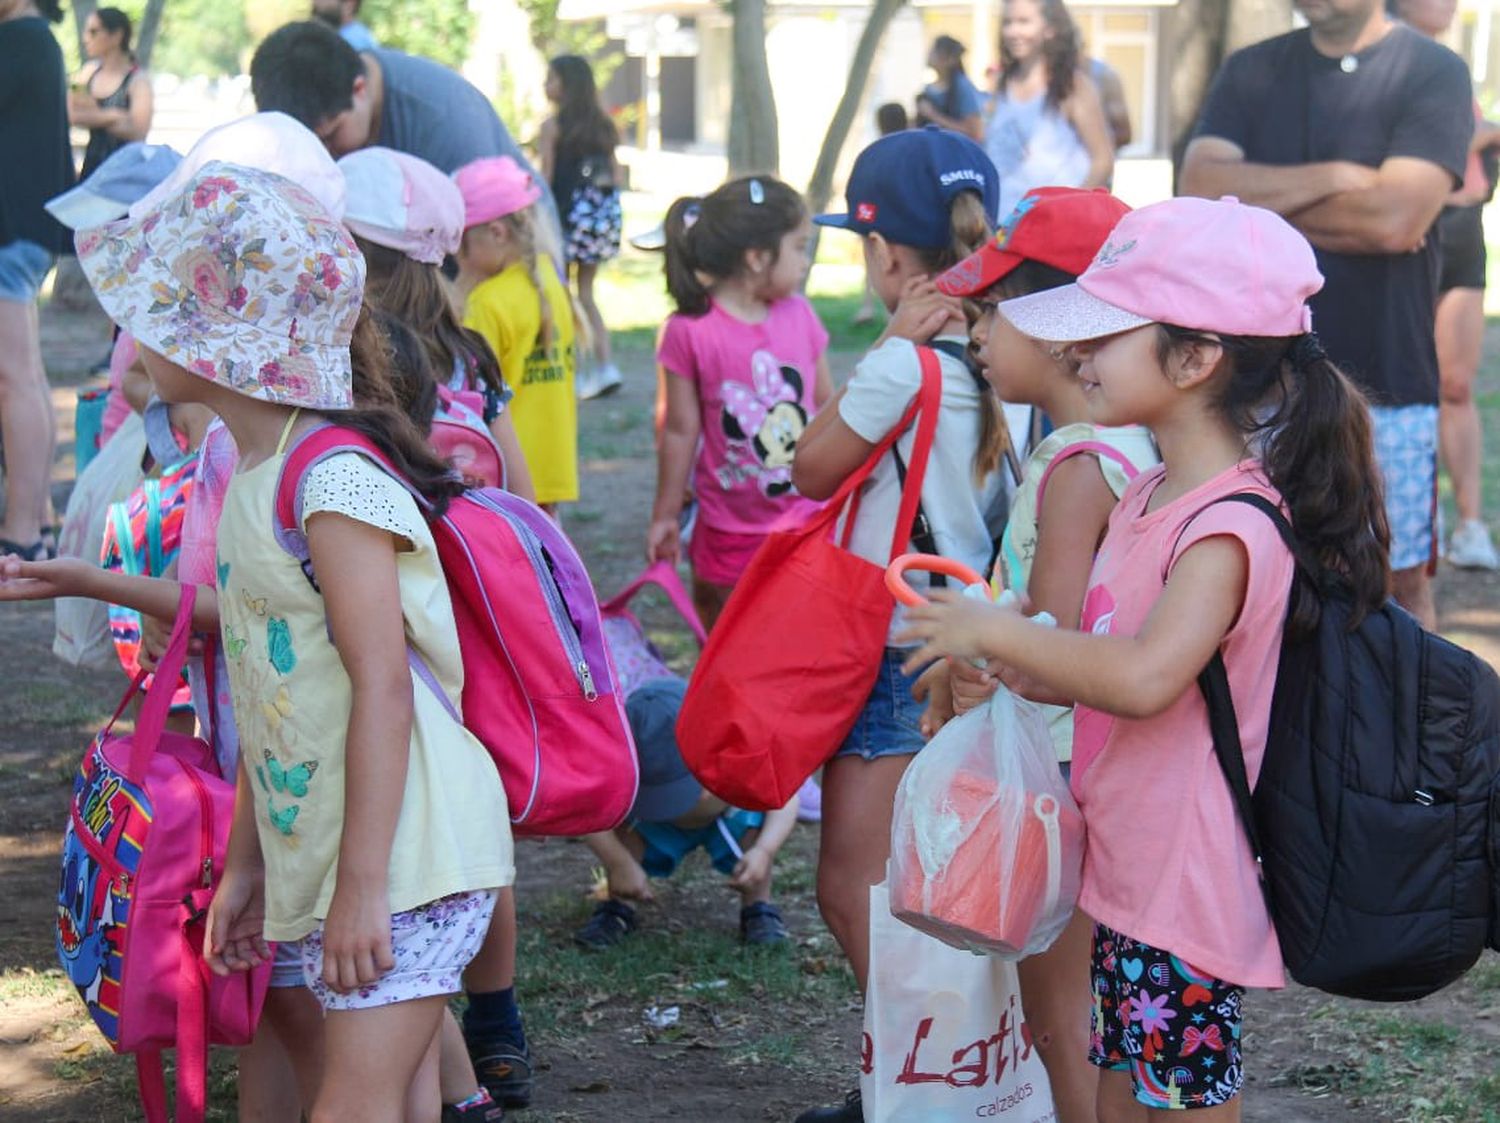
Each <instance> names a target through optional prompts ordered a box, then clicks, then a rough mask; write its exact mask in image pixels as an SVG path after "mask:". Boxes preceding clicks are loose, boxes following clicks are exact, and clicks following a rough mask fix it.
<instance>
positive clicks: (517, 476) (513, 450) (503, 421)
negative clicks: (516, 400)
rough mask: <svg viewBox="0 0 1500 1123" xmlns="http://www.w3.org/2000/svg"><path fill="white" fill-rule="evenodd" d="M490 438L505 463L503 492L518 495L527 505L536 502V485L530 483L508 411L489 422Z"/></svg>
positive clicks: (523, 456) (528, 470)
mask: <svg viewBox="0 0 1500 1123" xmlns="http://www.w3.org/2000/svg"><path fill="white" fill-rule="evenodd" d="M490 436H492V437H494V438H495V444H497V445H499V446H500V456H501V458H502V459H503V460H504V461H505V490H506V491H508V492H510V493H511V494H512V495H519V496H520V497H521V498H522V499H524V500H526V502H528V503H535V502H536V485H534V484H533V483H532V482H531V468H530V467H529V466H527V464H526V454H525V453H524V452H522V451H521V441H520V439H519V438H518V437H517V436H516V425H515V422H514V421H512V420H511V419H510V411H509V410H504V409H502V410H501V411H500V412H499V413H497V414H496V415H495V420H493V421H491V422H490Z"/></svg>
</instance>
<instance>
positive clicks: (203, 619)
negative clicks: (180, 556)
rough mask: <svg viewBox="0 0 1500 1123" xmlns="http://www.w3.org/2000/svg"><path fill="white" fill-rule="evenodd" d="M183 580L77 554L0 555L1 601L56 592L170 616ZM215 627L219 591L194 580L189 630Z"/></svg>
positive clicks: (51, 595) (50, 595)
mask: <svg viewBox="0 0 1500 1123" xmlns="http://www.w3.org/2000/svg"><path fill="white" fill-rule="evenodd" d="M181 596H182V585H181V584H180V583H179V582H177V581H173V580H169V579H167V578H164V577H132V576H129V575H128V574H124V573H119V572H117V571H115V570H112V569H103V568H101V567H99V566H97V565H90V564H89V563H88V562H86V561H84V560H83V559H82V558H51V559H49V560H48V561H34V562H28V561H21V560H20V559H19V558H16V557H7V558H3V559H0V601H22V600H52V599H54V598H56V597H87V598H88V599H90V600H102V601H107V602H108V603H110V604H120V605H124V606H125V607H126V608H133V609H135V610H136V611H137V612H140V613H142V614H144V615H146V616H159V617H161V618H162V619H165V620H172V619H175V618H176V616H177V604H178V601H179V600H180V598H181ZM218 628H219V596H218V590H216V589H215V588H213V587H212V586H211V585H199V586H198V597H197V600H195V601H194V603H193V630H194V631H195V632H214V631H217V630H218Z"/></svg>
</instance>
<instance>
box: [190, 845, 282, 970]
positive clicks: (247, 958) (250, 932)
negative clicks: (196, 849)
mask: <svg viewBox="0 0 1500 1123" xmlns="http://www.w3.org/2000/svg"><path fill="white" fill-rule="evenodd" d="M265 926H266V882H265V875H264V873H263V872H262V871H260V870H256V871H254V872H249V871H236V870H234V869H233V868H232V867H231V868H227V869H225V871H224V876H223V877H221V878H220V879H219V887H218V888H217V889H215V890H214V897H213V901H212V902H211V903H210V904H209V906H208V920H207V922H206V934H205V936H204V939H203V958H204V960H205V961H206V962H207V963H208V966H209V969H210V970H211V971H213V973H214V974H216V975H229V974H231V973H233V972H235V971H249V970H251V969H252V968H254V967H258V966H260V965H261V964H262V963H264V962H265V961H266V960H268V959H270V958H271V949H270V948H269V947H268V946H267V945H266V938H265Z"/></svg>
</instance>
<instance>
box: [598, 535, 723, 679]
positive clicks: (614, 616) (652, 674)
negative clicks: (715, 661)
mask: <svg viewBox="0 0 1500 1123" xmlns="http://www.w3.org/2000/svg"><path fill="white" fill-rule="evenodd" d="M647 585H655V586H657V588H659V589H661V591H662V592H663V593H665V594H666V595H667V600H668V601H670V602H671V604H672V607H673V608H675V609H676V610H677V613H678V615H679V616H681V617H682V618H683V620H685V621H687V626H688V628H689V629H691V631H692V633H693V638H694V639H696V640H697V641H698V646H699V647H702V646H703V645H704V644H705V643H707V642H708V633H707V632H706V631H704V630H703V622H702V621H701V620H699V619H698V610H697V609H695V608H694V607H693V601H692V598H691V597H689V596H688V592H687V590H686V589H685V588H683V587H682V578H681V577H679V576H677V570H675V569H674V568H672V564H671V563H670V562H664V561H659V562H655V563H654V564H652V565H651V566H649V567H648V568H647V569H646V571H645V572H644V573H642V574H641V575H640V576H639V577H637V578H636V579H635V580H634V581H632V582H631V583H630V584H629V585H626V586H625V588H623V589H621V590H620V591H619V592H618V593H616V594H615V596H614V597H613V598H611V599H610V600H609V601H607V602H605V603H604V604H603V605H601V606H600V608H599V611H600V613H601V614H602V615H603V617H604V642H605V646H606V647H607V648H608V649H609V657H610V659H611V660H613V661H614V665H615V677H616V678H617V679H618V680H619V683H620V693H622V694H623V695H624V696H625V697H627V698H628V697H630V693H631V691H633V690H634V689H635V688H636V687H638V686H640V685H641V684H642V683H646V682H650V681H651V680H652V679H657V678H672V677H675V676H674V672H673V671H672V669H671V668H670V667H668V666H667V664H666V660H665V659H664V658H663V656H662V653H661V652H660V651H658V650H657V649H656V645H655V644H654V643H652V642H651V639H650V637H649V636H647V635H646V629H645V628H644V627H642V625H641V622H640V620H638V619H637V618H636V615H635V613H633V612H631V611H630V602H631V601H632V600H633V599H635V595H636V594H637V593H639V592H640V591H641V590H642V589H644V588H645V587H646V586H647Z"/></svg>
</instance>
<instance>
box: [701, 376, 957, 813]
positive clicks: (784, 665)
mask: <svg viewBox="0 0 1500 1123" xmlns="http://www.w3.org/2000/svg"><path fill="white" fill-rule="evenodd" d="M917 354H918V356H919V357H920V359H921V363H922V387H921V390H920V391H919V392H918V395H917V399H916V401H914V402H913V403H912V405H911V408H910V409H908V410H907V412H906V415H905V416H904V417H903V418H902V419H901V422H900V424H898V425H897V426H896V427H895V428H894V429H893V430H891V432H890V433H889V434H888V435H887V436H886V438H885V440H883V441H881V442H880V445H879V446H878V447H877V448H876V449H875V451H874V452H872V453H871V454H870V457H869V459H868V460H866V461H865V463H864V464H863V465H862V466H861V467H860V468H859V470H858V471H856V472H855V473H854V474H853V475H852V476H850V477H849V478H848V479H847V480H845V481H844V485H843V486H842V487H841V488H839V490H838V493H837V494H835V495H834V496H833V498H832V499H830V500H829V501H828V503H827V504H825V505H824V506H823V507H822V508H821V509H820V510H819V511H818V512H817V513H816V514H814V515H813V516H812V517H811V518H810V519H809V520H808V521H807V522H806V523H804V524H803V525H802V526H801V527H799V528H797V529H795V530H784V531H777V532H775V533H773V534H771V535H770V537H768V538H767V539H766V541H765V542H764V543H763V544H762V545H761V547H760V549H759V550H757V551H756V553H755V556H754V557H753V558H752V559H751V560H750V565H749V567H748V568H747V569H746V570H745V573H744V575H743V576H742V577H741V578H740V579H739V581H738V582H737V583H736V584H735V587H734V592H733V593H732V594H730V597H729V602H728V603H727V604H726V605H725V606H724V612H723V614H722V615H721V616H720V617H719V620H718V623H716V624H715V625H714V628H713V631H712V632H711V633H709V637H708V645H707V646H706V647H705V648H704V649H703V655H702V657H701V658H700V659H699V660H698V665H697V667H696V668H695V669H694V671H693V675H692V678H691V680H690V681H689V682H688V689H687V696H686V697H685V698H684V699H683V704H682V712H681V714H680V715H679V716H678V719H677V741H678V744H679V745H680V746H681V749H682V759H683V760H684V762H686V764H687V766H688V767H689V768H690V769H691V770H692V772H693V775H695V776H696V777H697V778H698V780H699V781H700V782H701V783H702V784H703V786H704V787H706V788H707V789H708V790H709V791H711V792H713V793H714V794H715V795H717V796H718V797H719V798H720V799H723V800H725V801H726V802H727V803H730V804H732V805H734V806H735V807H741V808H744V809H745V810H747V811H770V810H772V809H774V808H777V807H781V806H783V805H785V804H786V802H787V801H788V800H789V799H791V798H792V796H793V795H795V794H796V792H797V789H798V788H800V787H801V786H802V784H803V782H804V781H805V780H806V779H807V778H808V777H809V776H811V775H812V774H813V773H814V772H815V771H817V769H818V768H819V766H821V765H822V764H823V763H824V762H825V761H827V760H828V758H829V757H831V756H832V755H833V754H834V753H835V752H836V751H837V750H838V747H839V745H841V744H842V743H843V741H844V738H845V737H847V736H848V735H849V730H850V729H852V728H853V726H854V722H855V719H856V718H858V717H859V713H860V710H862V709H863V708H864V704H865V700H866V699H867V698H868V697H869V696H870V691H871V690H872V689H874V686H875V676H876V674H877V672H878V670H879V666H880V658H881V653H882V651H883V650H884V649H885V642H886V635H887V633H888V632H889V630H890V625H891V614H892V612H893V611H894V609H895V601H894V600H893V599H892V597H891V594H890V592H889V591H888V590H887V589H886V586H885V569H884V567H883V566H879V565H875V564H873V563H872V562H868V561H866V560H865V559H864V558H861V557H859V556H857V555H855V554H853V553H851V552H850V551H849V549H848V548H847V547H848V540H849V535H850V533H852V530H853V526H854V520H855V517H856V515H857V513H858V506H859V489H860V488H861V487H862V486H863V485H864V483H865V481H866V480H867V479H869V477H870V473H872V472H873V471H874V470H875V467H876V465H877V464H879V463H880V460H881V458H882V457H884V456H885V455H886V454H887V453H889V452H890V451H891V449H892V448H893V447H894V446H895V443H896V441H897V440H898V439H899V438H900V437H901V435H902V434H903V433H904V432H905V431H906V430H907V429H908V428H909V427H910V426H911V424H912V421H913V419H914V418H915V419H916V424H917V433H916V440H915V442H914V445H913V448H912V456H911V465H910V468H909V470H908V471H907V475H906V483H905V485H904V487H903V488H902V491H901V506H900V510H899V513H898V514H897V516H896V524H895V531H894V534H893V540H892V542H891V558H892V559H895V558H896V557H897V556H899V555H900V554H903V553H905V552H906V551H907V549H908V544H909V542H910V540H911V529H912V524H913V522H914V521H915V520H916V516H917V508H918V506H919V504H920V502H921V498H922V478H923V477H924V476H925V475H926V474H927V459H928V454H929V453H930V452H931V451H932V440H933V435H934V434H935V432H936V430H937V419H938V408H939V406H940V405H941V402H942V368H941V367H940V366H939V363H938V357H937V354H936V352H934V351H932V350H930V349H929V348H926V347H919V348H918V349H917ZM846 507H847V508H848V509H849V518H848V519H847V520H846V521H845V529H844V535H843V539H844V540H843V542H842V543H840V542H835V541H834V536H833V532H834V528H835V526H836V525H837V523H838V519H839V515H840V513H841V512H842V511H844V510H845V508H846Z"/></svg>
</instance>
